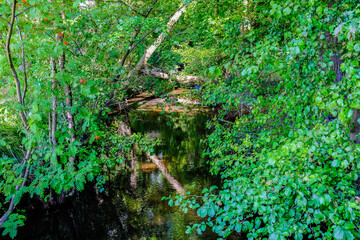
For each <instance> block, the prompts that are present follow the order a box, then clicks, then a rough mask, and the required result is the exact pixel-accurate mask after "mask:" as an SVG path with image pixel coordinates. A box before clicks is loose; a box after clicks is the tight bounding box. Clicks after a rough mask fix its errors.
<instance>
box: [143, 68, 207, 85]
mask: <svg viewBox="0 0 360 240" xmlns="http://www.w3.org/2000/svg"><path fill="white" fill-rule="evenodd" d="M142 72H143V73H145V74H148V75H151V76H154V77H157V78H162V79H175V80H176V81H178V82H180V83H190V82H199V81H202V82H205V81H206V80H205V79H201V78H199V77H197V76H173V75H169V74H167V73H163V72H158V71H152V70H142Z"/></svg>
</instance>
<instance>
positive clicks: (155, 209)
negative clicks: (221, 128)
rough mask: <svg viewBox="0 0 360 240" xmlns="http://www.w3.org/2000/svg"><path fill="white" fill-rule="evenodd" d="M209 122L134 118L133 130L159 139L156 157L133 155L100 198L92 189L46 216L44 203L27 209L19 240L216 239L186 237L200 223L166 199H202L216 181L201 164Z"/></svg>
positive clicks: (175, 116) (207, 235)
mask: <svg viewBox="0 0 360 240" xmlns="http://www.w3.org/2000/svg"><path fill="white" fill-rule="evenodd" d="M208 118H209V117H208V116H207V115H206V114H205V115H201V114H200V115H199V114H198V115H192V116H186V115H184V114H160V113H154V112H152V113H151V112H148V113H143V112H136V113H134V114H132V115H131V116H130V122H131V129H130V128H129V127H126V126H123V127H124V129H122V130H124V131H127V132H129V131H131V132H141V133H144V134H148V136H149V138H153V139H155V138H160V139H162V144H161V145H160V146H157V147H156V149H155V150H156V151H155V155H152V156H151V155H149V154H147V153H142V154H137V155H136V156H135V154H134V152H133V153H131V154H130V155H131V156H130V162H129V164H128V165H129V167H125V166H124V167H123V168H121V169H119V171H118V173H117V174H115V175H113V180H112V181H111V184H108V185H107V186H106V190H105V192H103V193H100V192H99V191H97V190H96V188H95V187H94V186H90V185H89V186H87V189H86V190H85V191H84V192H82V193H80V194H79V195H78V197H77V200H74V199H73V200H68V202H67V203H66V204H65V205H64V206H61V207H57V208H54V209H51V210H50V211H48V212H46V211H42V210H38V209H41V206H40V205H39V204H40V203H36V202H34V201H32V202H30V203H28V204H30V206H31V205H32V207H31V208H30V210H29V211H28V221H27V223H26V225H25V227H23V228H20V229H19V235H18V237H17V238H16V239H37V240H38V239H40V240H42V239H136V240H138V239H216V236H215V235H213V234H212V233H211V232H205V233H204V234H203V235H202V236H198V235H192V236H188V235H186V234H185V230H186V226H187V225H189V224H191V223H196V222H198V221H199V220H200V219H199V218H198V217H197V216H196V212H195V211H189V212H188V213H187V214H184V213H181V212H178V211H177V209H176V208H171V207H169V206H168V205H167V202H166V201H162V200H161V198H162V197H163V196H169V195H173V196H174V195H176V194H178V193H180V194H185V192H186V191H191V192H192V193H195V194H196V193H197V194H198V193H199V191H201V189H202V188H203V187H205V186H206V187H208V186H210V185H211V184H212V183H211V181H212V179H211V177H210V176H209V173H208V166H207V165H206V159H204V158H202V150H203V147H204V146H203V144H202V143H201V141H200V140H201V139H204V138H205V137H206V134H207V131H206V128H205V124H206V121H207V120H208Z"/></svg>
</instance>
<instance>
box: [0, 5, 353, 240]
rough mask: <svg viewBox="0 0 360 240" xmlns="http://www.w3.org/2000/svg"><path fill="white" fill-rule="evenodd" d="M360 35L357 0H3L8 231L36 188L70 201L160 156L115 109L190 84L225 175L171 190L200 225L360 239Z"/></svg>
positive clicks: (3, 173) (0, 123)
mask: <svg viewBox="0 0 360 240" xmlns="http://www.w3.org/2000/svg"><path fill="white" fill-rule="evenodd" d="M359 35H360V3H359V1H358V0H320V1H315V0H281V1H280V0H243V1H242V0H221V1H220V0H186V1H185V0H172V1H167V0H142V1H135V0H114V1H98V0H96V1H82V0H76V1H69V0H62V1H58V0H22V1H17V0H0V44H1V49H0V80H1V81H0V213H1V216H0V217H1V218H0V227H1V229H2V233H3V235H6V234H8V235H10V236H11V237H13V238H14V237H15V236H16V234H17V229H18V227H19V226H23V225H24V224H26V218H25V215H24V213H23V211H22V209H21V208H20V207H19V205H20V203H21V201H22V200H23V199H24V198H36V199H40V200H41V201H43V203H44V205H45V206H46V205H52V204H61V202H62V201H64V199H65V198H71V197H72V196H73V195H74V194H75V193H76V192H77V191H82V190H83V189H84V188H85V186H86V184H88V183H94V184H96V186H97V187H98V188H99V189H101V186H102V185H103V184H104V183H105V181H106V180H107V176H106V173H107V169H109V168H114V167H115V166H116V165H118V164H121V163H122V162H123V161H126V160H125V159H126V158H125V157H122V156H126V155H127V154H129V152H130V151H131V150H132V146H133V145H134V144H136V145H137V146H138V147H139V148H141V149H143V150H144V151H147V152H150V153H151V152H152V151H153V149H152V148H153V146H154V144H155V143H154V142H151V141H150V142H149V140H148V138H147V137H146V136H144V135H141V134H133V135H118V134H114V132H113V131H110V130H109V126H108V125H109V124H108V123H109V121H111V118H112V117H111V114H109V113H111V112H112V111H114V110H116V109H118V108H121V106H122V105H123V104H126V102H127V99H128V98H129V97H131V96H133V95H134V94H136V93H139V92H144V91H146V90H149V91H154V92H156V94H158V95H161V94H163V93H166V92H167V91H169V90H170V89H173V88H174V87H175V86H177V85H182V84H188V83H184V82H192V83H194V84H195V83H196V84H198V85H201V86H202V87H201V88H200V89H198V90H197V91H196V94H194V95H196V99H197V100H199V101H201V103H202V105H204V106H208V107H211V108H213V109H215V110H216V114H215V115H214V116H213V118H212V120H211V121H209V122H208V123H207V125H208V128H209V129H210V134H209V135H208V136H207V140H206V142H207V149H206V151H205V152H204V154H205V155H206V156H207V157H209V159H210V160H209V163H210V165H211V173H212V174H214V175H218V176H220V177H221V182H219V183H218V184H217V185H216V186H212V187H211V188H209V189H207V188H206V189H204V190H203V194H202V196H193V195H191V193H190V194H185V195H178V196H176V197H171V196H170V197H166V199H167V200H168V203H169V205H171V206H173V205H175V206H179V211H181V212H183V213H184V214H186V213H187V212H188V211H190V209H195V211H196V213H197V215H198V216H199V217H200V218H199V219H201V220H199V222H198V223H197V224H194V225H192V226H189V227H188V229H187V233H189V234H190V235H191V234H193V232H196V233H197V234H201V233H202V232H204V231H205V230H206V229H209V228H210V229H211V230H212V231H214V232H215V233H216V234H217V235H218V236H219V238H227V237H239V238H240V236H242V237H244V238H245V239H271V240H274V239H359V238H360V232H359V231H360V213H359V210H360V206H359V203H360V186H359V179H358V178H359V169H360V148H359V146H360V145H358V144H359V143H360V136H359V133H360V69H359V61H360V55H359V54H360V38H359ZM179 65H180V66H179ZM176 68H177V69H179V70H182V71H177V70H174V69H176ZM190 235H189V236H190ZM189 238H190V237H189Z"/></svg>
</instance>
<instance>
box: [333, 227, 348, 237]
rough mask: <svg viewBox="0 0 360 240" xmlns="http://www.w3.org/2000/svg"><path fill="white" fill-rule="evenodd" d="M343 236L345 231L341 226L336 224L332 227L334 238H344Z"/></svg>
mask: <svg viewBox="0 0 360 240" xmlns="http://www.w3.org/2000/svg"><path fill="white" fill-rule="evenodd" d="M344 237H345V232H344V231H343V230H342V229H341V227H339V226H337V227H336V228H335V229H334V238H335V239H338V240H340V239H344Z"/></svg>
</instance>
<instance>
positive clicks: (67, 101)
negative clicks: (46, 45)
mask: <svg viewBox="0 0 360 240" xmlns="http://www.w3.org/2000/svg"><path fill="white" fill-rule="evenodd" d="M61 15H62V19H63V20H65V12H64V11H62V12H61ZM63 38H64V37H63V36H62V37H61V36H60V42H61V43H62V42H63ZM65 60H66V59H65V52H63V53H62V55H61V56H60V57H59V70H60V71H65ZM65 96H66V99H65V106H66V108H67V109H66V117H67V120H68V126H69V134H70V145H71V144H72V143H73V142H75V140H76V138H75V121H74V116H73V114H72V113H71V109H72V106H73V105H72V91H71V86H70V84H68V83H66V84H65ZM74 160H75V157H74V156H72V157H69V161H70V162H74Z"/></svg>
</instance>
